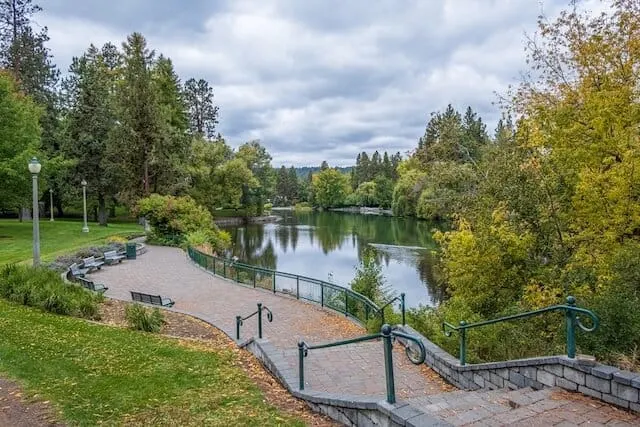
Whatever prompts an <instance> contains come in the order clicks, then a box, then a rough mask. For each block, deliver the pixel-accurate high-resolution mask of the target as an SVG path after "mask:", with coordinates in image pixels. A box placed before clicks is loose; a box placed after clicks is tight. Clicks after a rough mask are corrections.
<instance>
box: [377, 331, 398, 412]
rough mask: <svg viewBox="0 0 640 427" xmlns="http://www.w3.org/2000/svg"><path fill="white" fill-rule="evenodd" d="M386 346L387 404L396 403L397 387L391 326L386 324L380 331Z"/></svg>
mask: <svg viewBox="0 0 640 427" xmlns="http://www.w3.org/2000/svg"><path fill="white" fill-rule="evenodd" d="M380 332H381V334H382V343H383V345H384V371H385V377H386V380H387V402H388V403H391V404H394V403H396V386H395V382H394V378H393V344H392V342H391V326H389V325H387V324H386V323H385V324H384V325H382V329H381V330H380Z"/></svg>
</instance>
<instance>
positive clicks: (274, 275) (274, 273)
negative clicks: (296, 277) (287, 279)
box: [273, 271, 276, 294]
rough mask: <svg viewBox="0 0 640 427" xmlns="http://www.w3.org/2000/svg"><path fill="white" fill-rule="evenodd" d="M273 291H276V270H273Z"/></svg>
mask: <svg viewBox="0 0 640 427" xmlns="http://www.w3.org/2000/svg"><path fill="white" fill-rule="evenodd" d="M273 293H274V294H275V293H276V272H275V271H274V272H273Z"/></svg>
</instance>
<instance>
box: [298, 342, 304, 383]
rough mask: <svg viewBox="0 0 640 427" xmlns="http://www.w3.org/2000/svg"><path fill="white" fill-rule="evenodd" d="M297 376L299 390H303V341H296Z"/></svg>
mask: <svg viewBox="0 0 640 427" xmlns="http://www.w3.org/2000/svg"><path fill="white" fill-rule="evenodd" d="M298 378H299V380H300V390H304V342H302V341H299V342H298Z"/></svg>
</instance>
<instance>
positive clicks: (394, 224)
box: [225, 211, 443, 307]
mask: <svg viewBox="0 0 640 427" xmlns="http://www.w3.org/2000/svg"><path fill="white" fill-rule="evenodd" d="M274 214H275V215H278V216H280V217H282V221H280V222H278V223H275V224H251V225H248V226H241V227H225V229H226V230H227V231H229V232H230V233H231V235H232V240H233V242H234V245H233V248H232V252H233V255H235V256H237V257H238V258H239V259H240V261H241V262H244V263H246V264H251V265H259V266H263V267H266V268H270V269H274V270H279V271H284V272H287V273H294V274H299V275H301V276H308V277H312V278H315V279H321V280H326V281H329V282H333V283H336V284H339V285H342V286H348V284H349V282H350V281H351V280H352V279H353V277H354V276H355V270H356V267H357V266H358V264H359V263H360V260H361V259H362V255H363V253H364V251H365V249H366V248H373V249H375V254H376V259H377V262H378V264H379V265H380V266H381V267H382V274H383V275H384V277H385V279H386V283H387V286H388V287H389V288H390V289H391V290H393V291H394V292H395V293H396V294H397V295H399V294H400V292H404V293H405V294H406V302H407V305H408V306H409V307H417V306H418V305H421V304H422V305H431V306H432V305H437V304H438V303H439V302H440V301H441V299H442V297H443V292H442V287H441V285H440V284H439V280H438V274H437V269H436V268H435V267H434V265H435V259H436V258H435V255H434V251H435V250H436V249H437V245H436V243H435V242H434V240H433V236H432V231H433V229H434V228H435V226H434V225H433V224H432V223H429V222H425V221H420V220H416V219H412V218H395V217H388V216H378V215H361V214H350V213H339V212H312V213H294V212H292V211H274Z"/></svg>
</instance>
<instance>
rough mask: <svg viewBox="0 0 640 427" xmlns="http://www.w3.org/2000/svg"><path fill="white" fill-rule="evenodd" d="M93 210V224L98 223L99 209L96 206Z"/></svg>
mask: <svg viewBox="0 0 640 427" xmlns="http://www.w3.org/2000/svg"><path fill="white" fill-rule="evenodd" d="M92 210H93V222H98V207H97V206H94V207H93V209H92Z"/></svg>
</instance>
